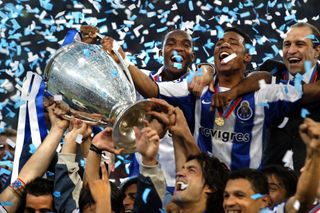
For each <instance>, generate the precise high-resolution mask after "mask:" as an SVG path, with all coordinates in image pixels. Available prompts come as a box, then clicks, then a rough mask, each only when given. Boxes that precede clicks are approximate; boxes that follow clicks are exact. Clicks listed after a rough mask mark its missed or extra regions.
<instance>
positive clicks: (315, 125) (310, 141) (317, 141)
mask: <svg viewBox="0 0 320 213" xmlns="http://www.w3.org/2000/svg"><path fill="white" fill-rule="evenodd" d="M299 133H300V136H301V138H302V140H303V141H304V143H305V144H306V146H307V149H308V151H309V152H310V151H314V152H317V153H318V154H320V123H319V122H315V121H314V120H312V119H310V118H306V119H305V120H304V123H303V124H301V125H300V128H299Z"/></svg>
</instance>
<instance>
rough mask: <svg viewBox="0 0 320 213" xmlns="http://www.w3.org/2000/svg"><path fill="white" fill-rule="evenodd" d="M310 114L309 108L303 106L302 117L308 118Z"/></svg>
mask: <svg viewBox="0 0 320 213" xmlns="http://www.w3.org/2000/svg"><path fill="white" fill-rule="evenodd" d="M308 115H310V112H309V111H308V110H307V109H305V108H302V109H301V114H300V116H301V117H302V118H306V117H307V116H308Z"/></svg>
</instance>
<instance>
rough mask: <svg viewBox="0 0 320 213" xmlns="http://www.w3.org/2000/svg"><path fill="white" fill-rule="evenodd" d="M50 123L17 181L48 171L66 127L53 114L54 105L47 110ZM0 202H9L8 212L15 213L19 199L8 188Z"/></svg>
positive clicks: (65, 122) (65, 123) (11, 189)
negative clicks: (45, 135)
mask: <svg viewBox="0 0 320 213" xmlns="http://www.w3.org/2000/svg"><path fill="white" fill-rule="evenodd" d="M47 110H48V112H49V118H50V122H51V129H50V132H49V134H48V135H47V137H46V138H45V139H44V141H43V142H42V144H41V145H40V146H39V148H38V149H37V151H36V152H35V153H34V154H33V155H32V156H31V157H30V159H29V160H28V161H27V162H26V164H25V165H24V166H23V168H22V169H21V171H20V173H19V175H18V179H19V180H21V181H22V182H24V183H25V184H26V183H28V182H30V181H31V180H33V179H35V178H36V177H40V176H42V175H43V174H44V173H45V171H46V170H47V169H48V167H49V164H50V162H51V160H52V158H53V156H54V154H55V151H56V148H57V146H58V145H59V143H60V141H61V138H62V136H63V133H64V131H65V129H66V128H67V126H68V123H69V122H68V121H65V120H62V119H60V118H59V117H58V116H57V115H56V114H55V113H54V111H55V104H53V105H51V106H49V107H48V108H47ZM0 201H7V202H11V203H12V205H10V206H6V210H7V211H8V212H16V210H17V209H18V207H19V205H20V202H21V198H20V197H18V196H17V194H16V193H15V192H14V191H13V188H11V187H10V186H8V187H7V188H6V189H5V190H4V191H3V192H2V193H1V194H0Z"/></svg>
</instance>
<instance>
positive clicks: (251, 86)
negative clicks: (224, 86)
mask: <svg viewBox="0 0 320 213" xmlns="http://www.w3.org/2000/svg"><path fill="white" fill-rule="evenodd" d="M271 78H272V76H271V74H270V73H268V72H265V71H256V72H253V73H251V75H250V76H248V77H246V78H244V79H243V80H242V81H241V82H240V83H239V84H238V85H236V86H235V87H233V88H232V90H234V92H235V95H236V97H238V96H241V95H244V94H246V93H249V92H254V91H257V90H259V89H260V85H259V81H260V80H265V82H266V83H270V82H271Z"/></svg>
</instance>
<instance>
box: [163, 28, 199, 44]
mask: <svg viewBox="0 0 320 213" xmlns="http://www.w3.org/2000/svg"><path fill="white" fill-rule="evenodd" d="M174 32H182V33H185V34H186V35H188V36H189V37H190V39H191V45H192V48H193V46H194V44H193V40H192V36H191V35H190V33H188V32H187V31H185V30H181V29H172V30H170V31H169V32H167V33H166V34H165V35H164V37H163V39H162V45H164V43H165V41H166V40H167V37H168V35H169V34H171V33H174Z"/></svg>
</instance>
